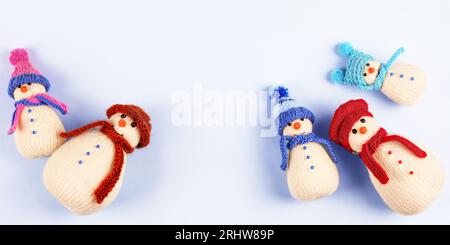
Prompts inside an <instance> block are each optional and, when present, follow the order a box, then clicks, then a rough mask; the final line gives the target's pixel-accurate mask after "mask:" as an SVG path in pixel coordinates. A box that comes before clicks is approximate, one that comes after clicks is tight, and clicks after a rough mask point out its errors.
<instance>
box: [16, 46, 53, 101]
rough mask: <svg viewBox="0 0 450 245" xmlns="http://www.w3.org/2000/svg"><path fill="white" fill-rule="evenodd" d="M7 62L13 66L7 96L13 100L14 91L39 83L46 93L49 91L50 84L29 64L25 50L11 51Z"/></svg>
mask: <svg viewBox="0 0 450 245" xmlns="http://www.w3.org/2000/svg"><path fill="white" fill-rule="evenodd" d="M9 61H10V62H11V64H12V65H13V66H14V71H13V73H12V76H11V79H10V81H9V86H8V95H9V96H10V97H11V98H14V90H15V89H16V88H17V87H18V86H21V85H23V84H26V83H40V84H42V86H44V87H45V90H46V91H48V90H49V89H50V82H49V81H48V80H47V78H45V77H44V76H42V74H41V73H40V72H39V71H38V70H37V69H36V68H34V66H33V65H32V64H31V63H30V60H29V58H28V52H27V51H26V50H25V49H14V50H13V51H11V54H10V56H9Z"/></svg>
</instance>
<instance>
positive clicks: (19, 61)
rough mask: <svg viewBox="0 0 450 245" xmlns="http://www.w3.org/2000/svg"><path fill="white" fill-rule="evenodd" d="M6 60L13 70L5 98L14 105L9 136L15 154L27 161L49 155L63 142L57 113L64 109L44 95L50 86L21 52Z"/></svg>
mask: <svg viewBox="0 0 450 245" xmlns="http://www.w3.org/2000/svg"><path fill="white" fill-rule="evenodd" d="M9 60H10V62H11V64H12V65H13V66H15V69H14V72H13V73H12V78H11V80H10V81H9V86H8V94H9V96H10V97H11V98H13V99H14V100H15V101H16V102H15V104H14V106H15V108H16V109H15V111H14V113H13V116H12V122H11V127H10V129H9V131H8V134H14V139H15V142H16V146H17V150H18V151H19V153H20V154H22V155H23V156H25V157H27V158H37V157H45V156H49V155H51V154H52V153H53V152H54V151H55V150H56V149H57V148H58V147H59V146H60V145H61V144H63V143H64V139H63V138H62V137H60V133H62V132H64V125H63V123H62V122H61V120H60V118H59V116H58V114H57V112H56V111H58V112H60V113H61V114H66V112H67V107H66V105H65V104H63V103H61V102H59V101H58V100H56V99H55V98H53V97H51V96H50V95H48V94H47V91H48V90H49V88H50V82H49V81H48V80H47V78H45V77H44V76H42V75H41V73H39V71H38V70H36V69H35V68H34V67H33V65H32V64H31V63H30V61H29V58H28V53H27V51H26V50H24V49H15V50H13V51H12V52H11V55H10V57H9Z"/></svg>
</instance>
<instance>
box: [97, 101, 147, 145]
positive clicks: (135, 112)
mask: <svg viewBox="0 0 450 245" xmlns="http://www.w3.org/2000/svg"><path fill="white" fill-rule="evenodd" d="M116 113H123V114H126V115H127V116H129V117H131V118H133V120H134V122H135V123H136V126H137V127H138V129H139V134H140V136H141V137H140V139H139V144H138V145H137V148H142V147H145V146H147V145H148V144H149V143H150V132H151V130H152V125H151V124H150V116H149V115H148V114H147V113H145V111H144V110H142V109H141V108H140V107H139V106H135V105H118V104H116V105H113V106H111V107H109V108H108V110H107V111H106V115H107V116H108V118H110V117H111V116H112V115H114V114H116Z"/></svg>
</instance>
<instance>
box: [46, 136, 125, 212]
mask: <svg viewBox="0 0 450 245" xmlns="http://www.w3.org/2000/svg"><path fill="white" fill-rule="evenodd" d="M113 158H114V144H113V142H112V141H111V140H110V139H109V138H108V137H107V136H106V135H105V134H103V133H101V132H100V131H98V130H93V131H90V132H86V133H84V134H82V135H80V136H77V137H74V138H73V139H71V140H69V141H68V142H66V143H65V144H64V145H62V146H61V147H60V148H59V149H58V150H57V151H56V152H55V153H54V154H53V155H52V156H51V157H50V158H49V159H48V161H47V164H46V166H45V169H44V185H45V187H46V188H47V189H48V191H49V192H50V193H52V194H53V195H54V196H55V197H56V198H57V199H58V200H59V201H60V202H61V204H63V205H64V206H65V207H66V208H67V209H69V210H70V211H72V212H74V213H78V214H91V213H94V212H96V211H98V210H99V209H100V208H102V207H105V206H107V205H109V204H110V203H111V202H112V201H113V200H114V199H115V198H116V196H117V194H118V192H119V190H120V188H121V185H122V181H123V173H124V171H125V166H126V153H124V165H123V168H122V171H121V174H120V178H119V181H118V182H117V183H116V185H115V186H114V188H113V190H112V191H111V192H110V193H109V194H108V196H107V198H106V199H105V200H104V201H103V202H102V203H101V204H98V203H97V202H96V199H95V197H94V192H95V190H96V189H97V187H98V186H99V184H100V183H101V181H102V180H103V179H104V178H105V177H106V176H107V175H108V173H109V172H110V170H111V168H112V162H113Z"/></svg>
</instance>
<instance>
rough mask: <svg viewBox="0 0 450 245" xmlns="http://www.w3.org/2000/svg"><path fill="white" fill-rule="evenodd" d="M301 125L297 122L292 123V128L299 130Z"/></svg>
mask: <svg viewBox="0 0 450 245" xmlns="http://www.w3.org/2000/svg"><path fill="white" fill-rule="evenodd" d="M301 127H302V125H301V124H300V123H299V122H296V123H294V129H295V130H299V129H300V128H301Z"/></svg>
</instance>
